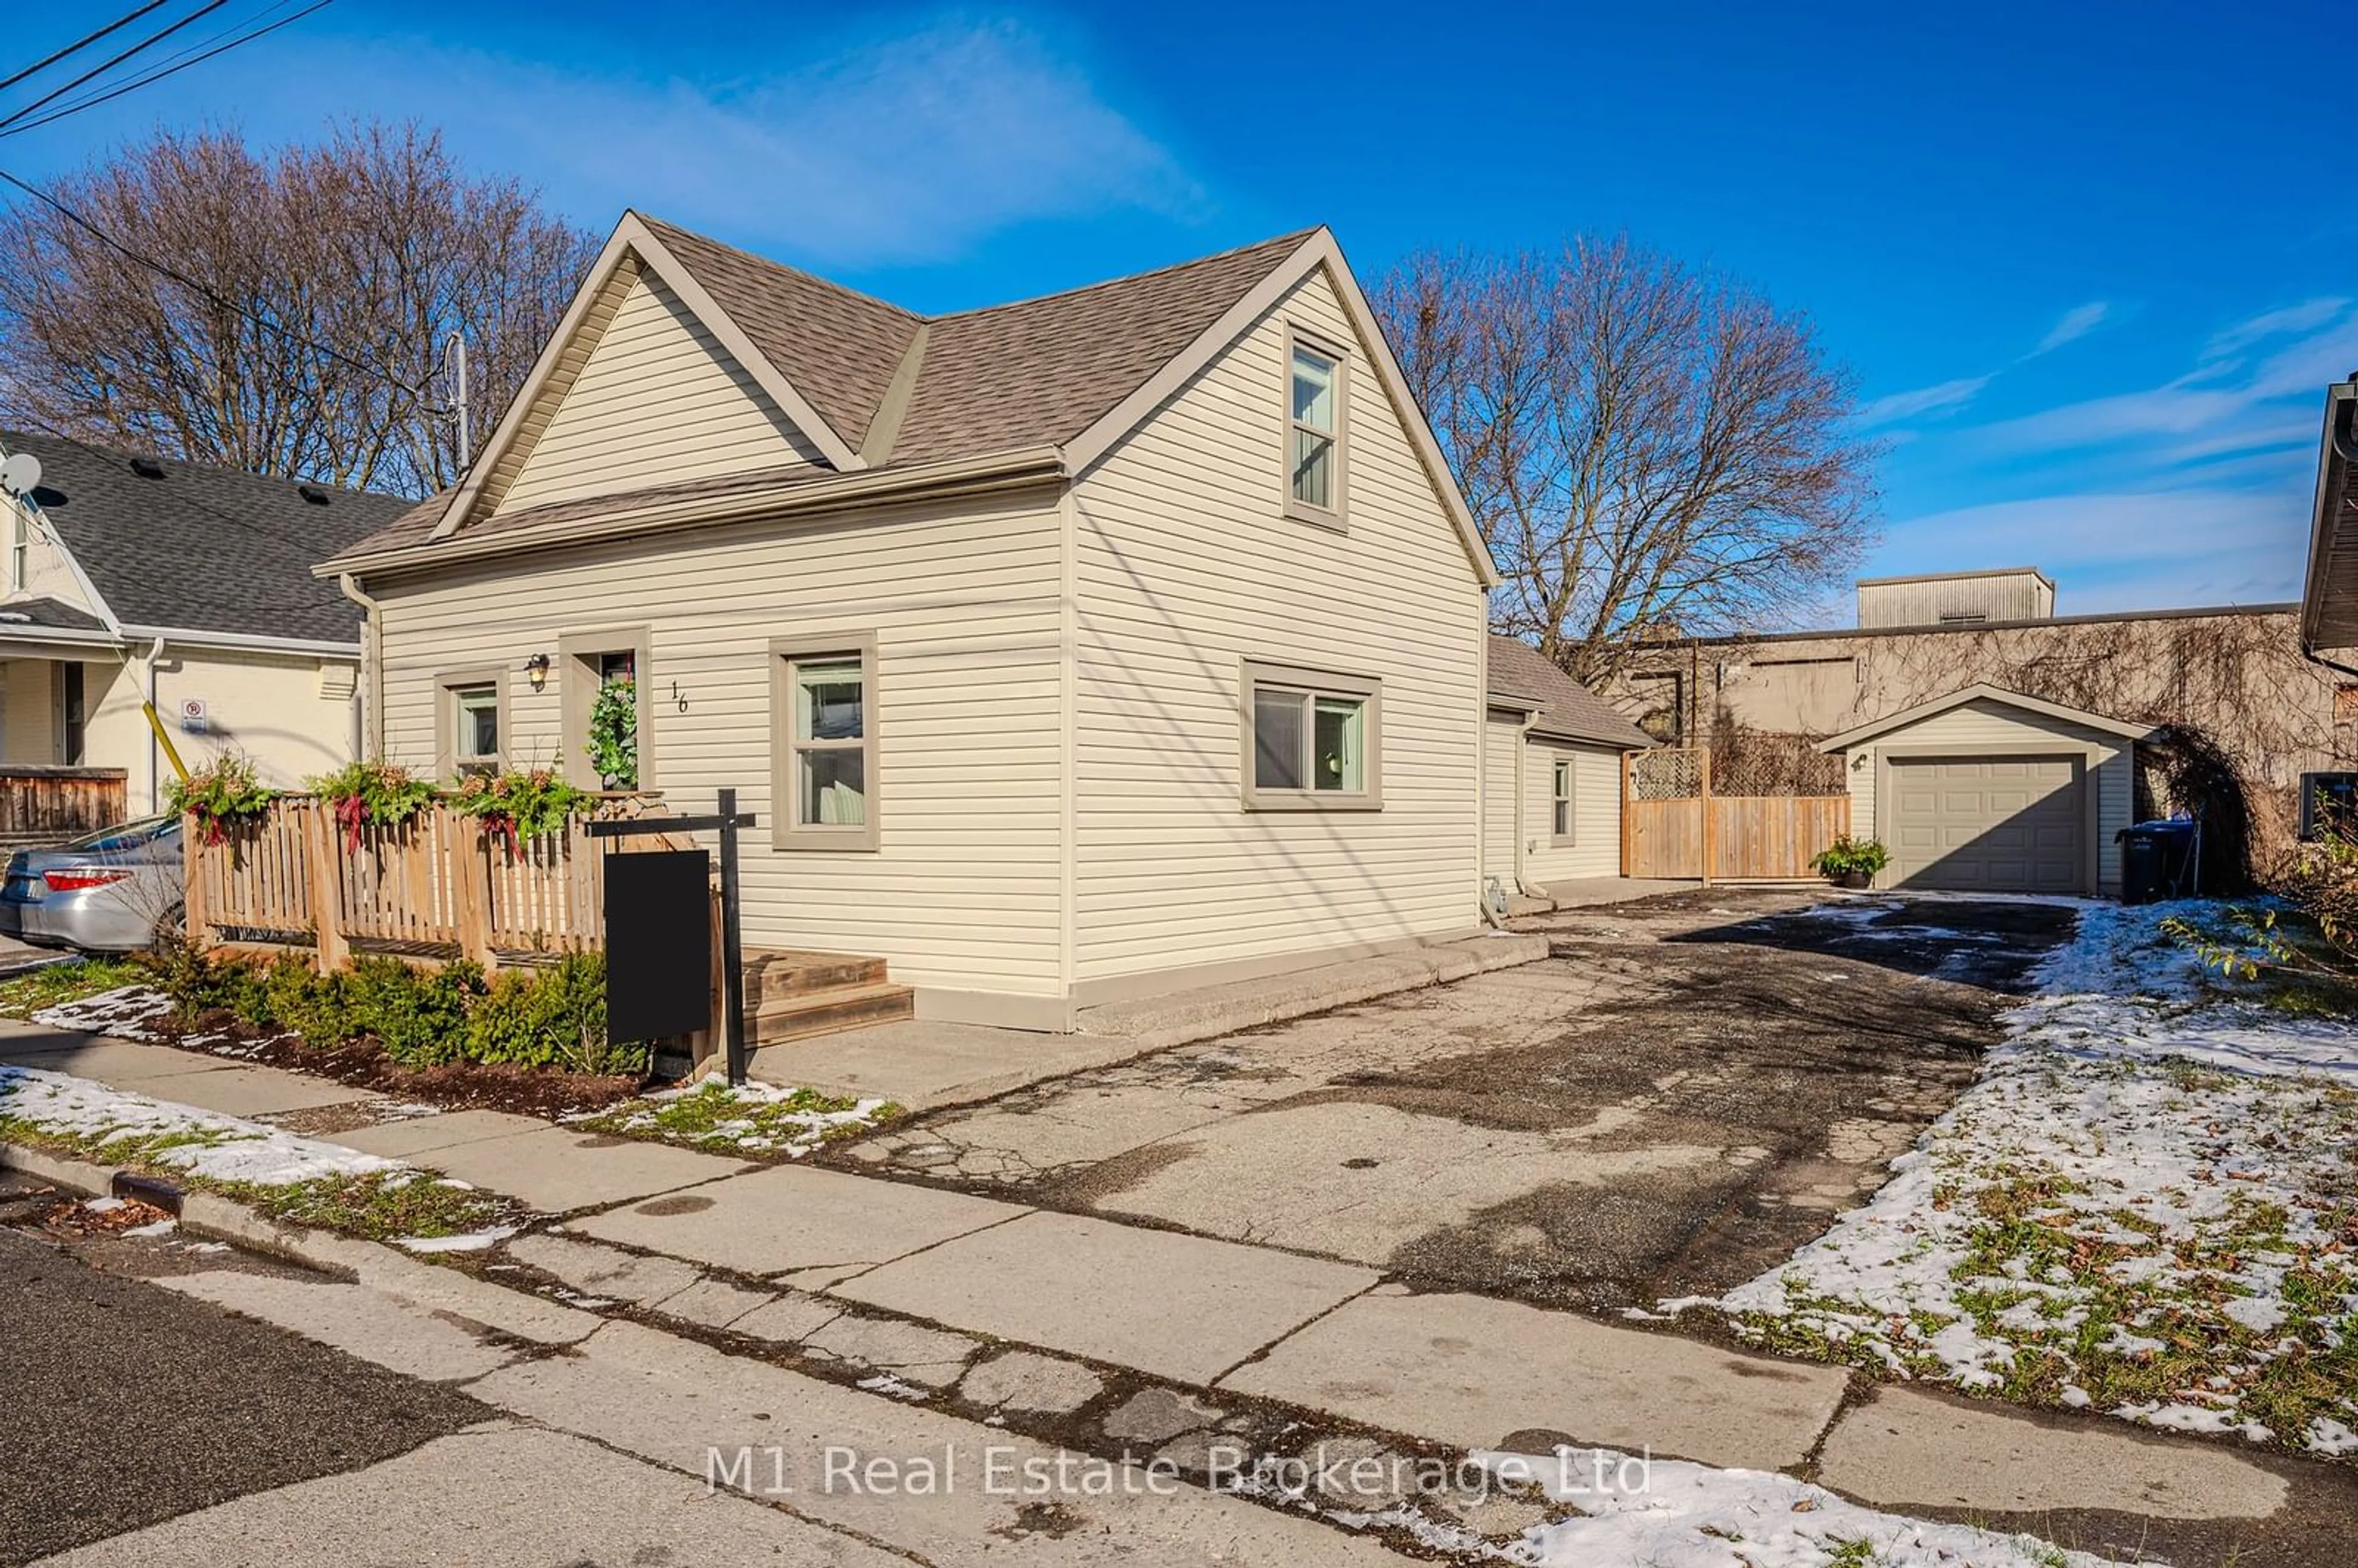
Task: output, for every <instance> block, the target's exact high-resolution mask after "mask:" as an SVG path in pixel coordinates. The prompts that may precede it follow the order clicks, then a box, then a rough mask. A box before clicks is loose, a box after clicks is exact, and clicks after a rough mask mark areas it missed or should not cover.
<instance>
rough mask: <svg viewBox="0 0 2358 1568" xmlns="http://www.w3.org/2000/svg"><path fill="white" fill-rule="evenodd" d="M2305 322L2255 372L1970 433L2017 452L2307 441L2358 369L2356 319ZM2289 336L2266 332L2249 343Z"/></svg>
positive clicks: (2211, 372)
mask: <svg viewBox="0 0 2358 1568" xmlns="http://www.w3.org/2000/svg"><path fill="white" fill-rule="evenodd" d="M2310 321H2311V330H2309V334H2308V335H2307V336H2305V337H2299V338H2297V339H2294V341H2289V342H2286V343H2283V344H2282V345H2281V346H2280V347H2278V348H2277V350H2276V351H2274V352H2272V353H2270V354H2268V355H2266V357H2265V358H2263V359H2261V360H2260V361H2259V362H2256V363H2251V364H2247V363H2244V362H2234V363H2232V364H2225V365H2222V364H2212V365H2207V366H2201V367H2198V368H2197V369H2196V370H2194V371H2192V372H2190V373H2187V374H2185V375H2182V376H2180V377H2178V378H2177V379H2175V380H2173V381H2169V382H2166V383H2164V384H2162V385H2159V386H2155V387H2147V388H2144V389H2142V390H2140V391H2136V392H2125V393H2115V394H2111V395H2106V396H2103V397H2092V398H2086V399H2083V400H2082V401H2080V402H2077V403H2067V404H2062V405H2060V406H2056V407H2054V408H2049V409H2045V410H2042V411H2041V412H2039V413H2037V414H2030V415H2025V416H2022V417H2020V418H2016V419H2007V420H2001V421H1999V422H1997V423H1995V424H1991V425H1986V426H1984V427H1981V428H1980V430H1979V431H1978V432H1977V433H1976V434H1977V435H1978V436H1979V437H1981V438H1984V439H1986V440H1987V441H1988V442H1989V443H1990V444H1992V445H1994V446H1997V447H2000V448H2004V449H2010V450H2017V451H2033V450H2045V451H2060V450H2069V449H2088V448H2093V447H2102V446H2108V445H2118V444H2123V443H2133V442H2148V443H2157V444H2159V445H2161V446H2163V447H2165V448H2166V447H2168V446H2170V445H2178V446H2193V445H2201V446H2206V447H2207V446H2210V445H2212V444H2215V442H2216V440H2217V439H2218V438H2232V439H2235V440H2239V441H2241V442H2243V444H2245V445H2249V444H2254V443H2257V444H2268V445H2273V444H2278V443H2286V442H2289V441H2291V440H2292V439H2293V438H2294V437H2295V435H2296V434H2297V433H2298V432H2299V430H2300V428H2301V427H2302V426H2303V425H2304V424H2305V425H2306V426H2307V427H2308V438H2309V440H2310V441H2312V442H2313V441H2314V440H2315V439H2316V434H2317V432H2316V421H2317V402H2318V398H2319V396H2320V394H2321V391H2322V389H2323V388H2324V386H2325V385H2326V384H2328V383H2329V382H2331V381H2334V380H2336V379H2337V378H2339V377H2340V376H2341V375H2342V374H2343V373H2345V372H2346V371H2347V369H2348V368H2349V366H2350V365H2352V364H2358V315H2351V316H2342V315H2341V314H2340V312H2339V311H2338V310H2337V311H2335V312H2332V313H2327V314H2325V315H2324V316H2323V317H2322V318H2321V319H2318V318H2315V317H2312V318H2310ZM2285 335H2287V334H2285V333H2284V332H2282V331H2280V330H2272V331H2271V332H2269V333H2266V334H2262V335H2261V336H2260V337H2255V338H2249V339H2246V340H2245V341H2246V343H2247V345H2248V344H2253V343H2257V342H2259V341H2264V339H2265V338H2266V337H2283V336H2285ZM2198 438H2202V439H2200V440H2198Z"/></svg>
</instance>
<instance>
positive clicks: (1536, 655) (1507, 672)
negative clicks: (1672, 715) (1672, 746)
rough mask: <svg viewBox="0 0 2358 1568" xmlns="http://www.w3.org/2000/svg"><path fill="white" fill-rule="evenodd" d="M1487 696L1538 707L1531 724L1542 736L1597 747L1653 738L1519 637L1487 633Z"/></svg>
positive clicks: (1637, 744)
mask: <svg viewBox="0 0 2358 1568" xmlns="http://www.w3.org/2000/svg"><path fill="white" fill-rule="evenodd" d="M1490 694H1491V695H1492V696H1493V697H1512V698H1513V699H1514V700H1515V701H1517V702H1519V703H1521V704H1524V705H1526V706H1529V707H1531V708H1537V709H1538V710H1539V719H1538V721H1537V722H1536V723H1535V724H1533V725H1532V727H1531V728H1532V729H1533V730H1535V731H1536V732H1537V733H1539V734H1541V735H1552V736H1554V737H1556V738H1557V739H1559V740H1565V741H1595V743H1597V744H1598V745H1601V746H1627V747H1632V748H1635V747H1642V746H1651V745H1653V744H1654V739H1653V737H1652V736H1650V735H1649V734H1647V733H1646V732H1645V731H1644V730H1640V729H1639V728H1638V727H1637V726H1636V725H1635V724H1632V723H1631V722H1629V720H1628V719H1624V718H1623V717H1622V716H1621V715H1620V713H1618V712H1617V711H1616V709H1615V708H1614V707H1613V705H1612V704H1611V703H1609V702H1606V700H1605V699H1604V698H1603V697H1599V696H1597V695H1596V694H1595V692H1593V691H1591V690H1589V689H1588V688H1587V687H1585V686H1583V685H1581V684H1580V683H1579V682H1578V681H1576V680H1574V679H1573V678H1572V677H1571V676H1568V675H1566V674H1564V673H1563V670H1561V669H1559V668H1557V667H1556V665H1554V663H1553V662H1552V661H1551V660H1550V659H1549V658H1548V657H1547V656H1546V655H1545V654H1541V652H1540V651H1539V650H1538V649H1537V648H1534V647H1532V646H1531V644H1530V643H1526V642H1524V641H1523V640H1522V639H1521V638H1520V637H1500V636H1496V635H1494V636H1492V637H1491V639H1490Z"/></svg>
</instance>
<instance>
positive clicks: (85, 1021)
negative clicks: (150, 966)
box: [33, 985, 172, 1040]
mask: <svg viewBox="0 0 2358 1568" xmlns="http://www.w3.org/2000/svg"><path fill="white" fill-rule="evenodd" d="M169 1011H172V999H171V998H170V997H168V996H166V995H165V994H164V993H163V992H162V991H160V990H157V989H156V988H155V987H154V986H145V985H133V986H118V987H116V988H115V989H113V990H111V991H100V992H99V993H98V994H97V995H95V996H86V997H83V998H82V999H81V1000H79V1001H69V1002H60V1003H59V1005H57V1006H56V1007H45V1008H42V1009H41V1010H40V1011H38V1012H36V1013H34V1014H33V1022H35V1023H41V1024H47V1025H48V1026H49V1028H51V1029H78V1030H81V1032H83V1033H88V1034H112V1035H114V1036H116V1037H118V1038H120V1039H124V1040H154V1039H157V1038H160V1033H159V1032H158V1031H157V1030H154V1029H150V1028H147V1027H146V1025H148V1024H150V1023H153V1022H155V1021H156V1020H157V1019H159V1018H161V1017H163V1016H164V1015H165V1014H166V1013H168V1012H169Z"/></svg>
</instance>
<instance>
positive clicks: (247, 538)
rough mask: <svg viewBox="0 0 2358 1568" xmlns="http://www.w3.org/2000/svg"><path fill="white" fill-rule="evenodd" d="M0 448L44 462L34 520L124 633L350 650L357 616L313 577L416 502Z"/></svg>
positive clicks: (17, 445) (3, 437)
mask: <svg viewBox="0 0 2358 1568" xmlns="http://www.w3.org/2000/svg"><path fill="white" fill-rule="evenodd" d="M0 446H5V448H6V449H8V450H9V451H12V452H20V451H21V452H30V453H32V454H33V455H34V456H35V457H37V458H38V459H39V460H41V482H40V485H39V487H38V489H37V490H35V492H33V498H34V501H35V503H37V504H38V506H39V507H40V511H41V516H42V518H43V519H44V520H45V521H46V522H47V523H48V524H49V526H50V527H51V528H53V529H55V530H56V532H57V535H58V537H59V538H60V539H61V540H63V541H64V543H65V546H66V548H67V549H69V550H70V551H71V552H73V557H74V559H75V560H76V561H77V562H79V563H80V564H81V569H82V570H83V571H84V572H85V573H87V574H88V575H89V578H90V580H91V585H92V587H94V588H95V589H98V593H99V597H100V598H101V599H103V600H105V601H106V605H107V608H108V609H110V610H112V611H114V616H115V619H116V620H117V621H119V622H122V623H123V624H124V625H126V626H153V627H159V628H165V629H168V630H176V631H188V632H227V633H237V634H241V635H247V636H262V637H297V638H307V639H314V640H319V641H327V642H349V643H357V642H359V641H360V634H361V632H360V628H361V616H360V609H359V607H358V606H356V605H354V604H353V603H352V601H351V600H347V599H346V598H344V596H343V595H342V594H341V593H339V592H338V591H337V590H336V585H335V584H334V583H332V582H321V581H319V579H315V578H314V577H312V575H311V565H312V563H313V562H315V561H319V560H324V559H326V558H327V557H330V556H332V555H336V554H338V553H340V552H341V551H343V550H347V549H350V548H351V547H352V546H353V545H355V544H357V543H359V542H360V541H361V540H362V539H363V538H366V537H367V536H368V535H371V534H373V533H374V532H376V531H377V530H379V529H381V528H383V527H384V525H385V524H388V523H390V522H392V521H393V520H394V519H395V518H396V517H398V516H400V515H401V514H402V513H404V512H405V511H406V510H408V509H409V507H410V506H411V505H412V504H413V503H411V502H409V501H407V500H405V499H404V498H402V497H400V496H395V495H371V494H367V493H364V492H360V491H352V490H338V489H335V488H333V487H331V486H328V485H303V484H300V483H298V482H297V481H294V480H289V479H272V478H268V477H265V476H264V475H261V474H250V473H242V472H239V471H238V470H235V469H223V468H211V467H207V466H205V465H202V464H199V463H185V462H177V461H174V460H170V459H154V460H152V461H153V462H154V463H155V465H156V466H157V468H159V469H161V470H163V477H162V478H160V479H148V478H146V477H144V476H142V475H140V474H138V473H137V472H135V471H134V470H133V469H132V466H131V464H132V457H131V455H130V454H129V453H126V452H118V451H112V450H109V449H104V448H101V447H94V446H91V445H88V444H86V443H84V442H81V441H75V440H69V439H67V438H63V437H59V436H38V435H20V434H18V433H16V432H15V431H5V432H0ZM306 489H308V490H310V491H312V492H314V493H315V494H318V495H319V496H322V497H324V498H325V504H324V505H323V504H320V503H316V502H311V501H306V500H305V499H304V498H303V495H302V492H303V491H304V490H306ZM15 608H17V609H20V610H21V609H25V608H26V607H25V606H21V605H20V606H16V607H15ZM91 624H92V625H93V626H94V625H96V624H98V622H95V621H94V620H93V621H92V622H91Z"/></svg>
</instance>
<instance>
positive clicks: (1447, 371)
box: [1376, 239, 1877, 683]
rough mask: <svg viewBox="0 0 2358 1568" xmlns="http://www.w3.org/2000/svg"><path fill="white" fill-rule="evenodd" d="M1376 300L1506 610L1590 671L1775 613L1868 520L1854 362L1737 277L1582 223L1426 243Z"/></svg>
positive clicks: (1844, 549) (1816, 578)
mask: <svg viewBox="0 0 2358 1568" xmlns="http://www.w3.org/2000/svg"><path fill="white" fill-rule="evenodd" d="M1376 306H1377V309H1378V312H1379V315H1380V316H1381V317H1382V319H1383V320H1384V325H1385V330H1386V332H1387V334H1388V335H1389V336H1390V339H1391V341H1392V344H1393V348H1394V350H1395V351H1396V352H1397V353H1398V355H1399V357H1400V360H1401V365H1402V368H1403V369H1404V370H1405V371H1406V372H1407V374H1408V377H1409V383H1410V385H1411V387H1412V390H1413V391H1414V392H1415V394H1416V395H1417V397H1418V399H1419V401H1420V402H1421V403H1422V406H1423V407H1424V409H1425V412H1426V414H1427V415H1428V416H1430V417H1431V418H1432V420H1433V427H1434V430H1435V432H1436V434H1437V435H1438V436H1439V438H1440V440H1441V445H1442V449H1443V450H1444V452H1445V453H1446V454H1447V455H1448V458H1449V462H1450V466H1451V469H1452V470H1453V471H1454V472H1455V475H1456V478H1457V482H1458V485H1459V487H1460V488H1461V489H1462V490H1464V492H1466V501H1467V503H1468V504H1469V505H1470V506H1471V507H1472V508H1473V512H1474V515H1475V518H1476V521H1477V522H1479V523H1480V524H1481V527H1482V532H1483V536H1484V538H1485V539H1486V540H1487V542H1488V544H1489V546H1490V551H1491V555H1492V557H1493V559H1494V560H1495V561H1496V562H1497V564H1498V568H1499V570H1500V572H1501V573H1502V574H1503V575H1504V576H1505V578H1506V579H1507V580H1506V581H1505V583H1503V584H1502V585H1501V586H1500V588H1499V589H1498V593H1497V595H1496V596H1495V597H1494V598H1493V600H1492V608H1491V615H1492V620H1493V622H1494V623H1495V624H1496V625H1497V626H1498V630H1500V631H1502V632H1509V633H1514V634H1517V635H1520V636H1522V637H1525V638H1528V639H1530V640H1531V642H1533V643H1536V644H1537V645H1538V647H1539V648H1540V650H1541V652H1542V653H1544V654H1547V655H1548V656H1549V657H1550V658H1552V659H1554V660H1555V661H1556V662H1557V663H1558V664H1560V665H1563V667H1564V668H1566V669H1567V670H1569V671H1571V672H1572V674H1574V676H1578V677H1580V678H1581V679H1583V680H1586V681H1589V682H1592V683H1599V682H1603V681H1605V680H1606V679H1608V678H1610V677H1611V676H1613V675H1615V674H1616V673H1617V672H1618V671H1619V669H1620V668H1621V667H1622V666H1623V665H1624V664H1625V663H1626V662H1627V661H1628V656H1629V649H1630V647H1631V645H1632V644H1633V643H1635V642H1636V641H1637V640H1639V638H1642V637H1647V636H1653V637H1660V636H1661V635H1663V634H1664V633H1669V632H1674V631H1675V632H1688V633H1698V634H1701V633H1735V632H1750V631H1758V630H1761V629H1763V628H1765V627H1768V626H1771V625H1775V624H1779V622H1780V620H1781V618H1782V617H1783V616H1784V614H1785V613H1786V612H1787V609H1788V606H1790V604H1791V603H1792V602H1794V601H1795V600H1797V599H1800V598H1801V597H1804V596H1808V595H1812V594H1813V593H1814V591H1815V590H1817V589H1821V588H1823V586H1824V585H1826V584H1828V583H1830V582H1833V581H1836V580H1839V579H1841V578H1842V577H1844V575H1846V574H1847V573H1848V572H1850V571H1851V570H1852V569H1853V568H1855V566H1856V565H1857V563H1858V561H1859V559H1860V557H1861V556H1862V555H1863V554H1864V553H1865V550H1866V546H1867V545H1868V544H1870V543H1871V542H1872V541H1873V538H1874V534H1875V530H1874V514H1875V500H1876V497H1875V490H1874V484H1873V480H1872V468H1873V464H1874V460H1875V458H1876V456H1877V448H1876V447H1875V446H1874V444H1873V443H1871V442H1868V441H1866V440H1863V439H1861V438H1859V437H1858V436H1856V435H1855V433H1854V429H1853V426H1852V416H1853V415H1854V413H1855V396H1854V393H1853V388H1852V384H1851V382H1850V378H1849V376H1848V375H1847V373H1845V372H1844V371H1843V370H1842V369H1841V368H1840V367H1838V366H1836V365H1834V364H1833V363H1832V362H1830V361H1829V360H1828V358H1827V357H1826V355H1825V353H1824V351H1823V349H1822V348H1821V347H1820V346H1819V344H1818V342H1817V341H1816V339H1815V337H1814V335H1813V333H1812V329H1811V326H1810V323H1809V321H1808V320H1807V319H1805V318H1803V317H1800V316H1796V315H1791V314H1788V313H1781V312H1779V311H1778V310H1777V309H1776V308H1774V307H1773V306H1772V305H1771V304H1770V303H1769V302H1768V300H1767V299H1765V298H1763V297H1760V296H1759V295H1758V294H1756V293H1753V292H1752V291H1750V290H1748V289H1747V288H1745V287H1742V286H1740V285H1737V284H1736V283H1733V282H1730V281H1728V280H1726V279H1723V278H1717V277H1714V276H1708V275H1706V274H1703V273H1698V272H1695V271H1693V270H1691V269H1689V268H1687V267H1685V266H1683V265H1681V264H1679V263H1678V262H1676V261H1674V260H1672V259H1671V258H1669V257H1667V256H1664V255H1662V254H1659V253H1657V252H1653V251H1649V250H1646V249H1643V248H1641V247H1639V246H1637V245H1634V244H1632V243H1630V242H1628V240H1626V239H1616V240H1611V241H1605V242H1595V241H1589V240H1579V241H1574V242H1573V243H1570V244H1568V245H1567V246H1566V247H1564V249H1563V251H1562V252H1561V253H1560V254H1552V255H1541V254H1529V253H1526V254H1515V255H1508V256H1491V255H1476V254H1437V253H1431V252H1428V253H1425V254H1419V255H1415V256H1412V257H1411V258H1409V259H1408V260H1407V261H1406V262H1404V263H1403V264H1401V266H1400V267H1399V268H1398V269H1396V270H1395V271H1394V272H1393V273H1392V274H1391V275H1390V276H1389V277H1388V278H1386V279H1385V280H1384V281H1383V282H1382V284H1381V285H1380V286H1379V287H1378V289H1377V292H1376Z"/></svg>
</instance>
